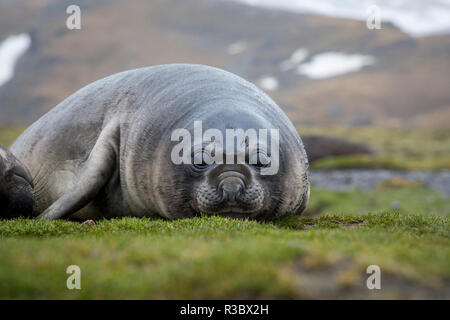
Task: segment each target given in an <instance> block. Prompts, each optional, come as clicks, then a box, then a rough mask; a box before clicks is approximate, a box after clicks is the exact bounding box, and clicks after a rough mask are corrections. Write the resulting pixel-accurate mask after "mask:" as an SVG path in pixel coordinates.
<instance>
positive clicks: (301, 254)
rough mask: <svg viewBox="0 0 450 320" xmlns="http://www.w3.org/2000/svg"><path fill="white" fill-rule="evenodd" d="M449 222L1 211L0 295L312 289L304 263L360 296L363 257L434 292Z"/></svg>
mask: <svg viewBox="0 0 450 320" xmlns="http://www.w3.org/2000/svg"><path fill="white" fill-rule="evenodd" d="M449 227H450V226H449V219H448V218H447V217H441V216H434V215H430V216H421V215H400V214H398V213H396V214H393V213H384V214H365V215H357V216H340V215H325V216H322V217H319V218H299V217H287V218H285V219H282V220H280V221H277V222H275V223H259V222H255V221H246V220H231V219H226V218H220V217H201V218H195V219H189V220H187V219H185V220H178V221H165V220H159V219H157V220H149V219H137V218H123V219H114V220H101V221H98V222H97V224H96V225H94V226H87V225H82V224H79V223H76V222H68V221H38V220H25V219H16V220H11V221H0V235H1V239H0V256H1V257H2V259H1V263H0V298H64V299H66V298H68V299H72V298H112V299H116V298H138V299H147V298H175V299H177V298H308V297H320V296H322V295H321V293H320V292H319V293H317V294H316V296H315V295H311V292H308V286H307V285H306V284H305V283H303V282H302V279H308V273H309V272H310V271H311V270H325V271H324V272H325V275H324V277H323V279H322V280H327V281H329V282H330V283H331V285H332V286H333V287H334V288H336V290H337V291H336V292H340V291H341V290H344V292H349V290H350V292H352V290H353V291H354V292H356V293H357V295H356V296H357V297H367V296H368V295H369V293H370V292H369V290H368V289H366V288H365V287H364V282H362V281H361V279H364V278H365V277H366V275H365V269H366V267H367V266H368V265H371V264H377V265H379V266H380V267H381V270H382V272H383V275H384V276H386V275H389V276H390V277H394V278H398V279H401V281H402V282H404V283H409V282H412V283H416V284H417V286H419V287H423V286H426V287H430V288H432V290H435V291H437V292H439V290H443V286H444V289H445V283H446V281H447V282H448V279H450V249H449V248H450V240H449ZM72 264H76V265H78V266H80V268H81V272H82V282H81V286H82V289H81V290H68V289H67V288H66V279H67V277H68V275H67V274H66V273H65V270H66V268H67V266H69V265H72ZM327 270H329V273H327V272H326V271H327ZM386 277H387V276H386ZM318 286H319V284H318ZM319 287H320V286H319ZM399 290H400V289H399ZM392 294H393V295H394V297H395V296H396V295H398V296H400V297H401V296H402V293H401V290H400V291H399V292H397V291H395V290H394V291H392V290H391V291H388V292H380V294H379V297H385V296H386V295H387V297H390V296H391V295H392ZM336 297H337V298H339V296H336Z"/></svg>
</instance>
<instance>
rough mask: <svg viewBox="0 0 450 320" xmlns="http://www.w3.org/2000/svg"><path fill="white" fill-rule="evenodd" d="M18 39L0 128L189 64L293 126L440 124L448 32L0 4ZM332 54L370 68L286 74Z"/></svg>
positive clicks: (187, 11)
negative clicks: (24, 38)
mask: <svg viewBox="0 0 450 320" xmlns="http://www.w3.org/2000/svg"><path fill="white" fill-rule="evenodd" d="M70 4H78V5H79V6H80V7H81V10H82V29H81V30H68V29H67V28H66V19H67V17H68V15H67V14H66V8H67V6H68V5H70ZM20 33H29V34H30V36H31V40H32V43H31V48H30V49H29V50H28V51H27V53H25V55H23V56H22V57H21V58H20V60H19V62H18V64H17V67H16V70H15V76H14V78H13V79H12V80H11V81H9V82H7V83H6V84H5V85H3V86H1V87H0V125H27V124H30V123H31V122H33V121H35V120H36V119H37V118H38V117H39V116H40V115H42V114H43V113H45V112H46V111H48V110H49V109H50V108H52V107H53V106H55V105H56V104H57V103H59V102H60V101H62V100H63V99H64V98H66V97H67V96H69V95H70V94H72V93H74V92H75V91H76V90H78V89H79V88H81V87H83V86H85V85H87V84H88V83H90V82H92V81H94V80H97V79H100V78H102V77H105V76H107V75H110V74H113V73H116V72H120V71H123V70H126V69H133V68H138V67H142V66H148V65H155V64H162V63H177V62H187V63H202V64H208V65H213V66H217V67H220V68H223V69H226V70H229V71H231V72H234V73H236V74H238V75H240V76H242V77H244V78H246V79H247V80H250V81H252V82H254V83H257V84H260V85H261V86H262V87H263V89H266V91H267V90H268V93H269V95H271V96H272V97H273V98H274V100H275V101H277V102H278V103H279V104H280V106H281V107H282V108H283V109H284V110H285V111H286V112H287V114H288V116H289V117H290V119H291V120H292V121H293V122H294V123H295V124H296V125H306V124H316V125H330V124H331V125H382V126H386V125H387V126H411V127H437V126H442V127H448V119H449V117H450V85H449V80H450V36H449V35H435V36H427V37H420V38H413V37H411V36H409V35H408V34H406V33H404V32H402V31H400V30H399V29H397V28H396V27H394V26H393V25H390V24H388V23H384V24H383V25H382V29H381V30H369V29H367V28H366V24H365V22H362V21H356V20H349V19H338V18H330V17H324V16H318V15H304V14H297V13H290V12H287V11H279V10H268V9H264V8H258V7H251V6H246V5H242V4H239V3H235V2H229V1H222V0H182V1H177V0H152V1H145V0H133V1H106V0H96V1H92V0H85V1H72V0H69V1H60V0H58V1H57V0H0V41H1V40H3V39H4V38H6V37H7V36H9V35H12V34H20ZM300 48H302V50H303V51H304V52H303V51H301V50H300V51H299V49H300ZM330 51H334V52H343V53H348V54H362V55H368V56H371V57H373V58H374V63H373V64H372V65H369V66H366V67H364V68H363V69H361V70H360V71H358V72H353V73H347V74H344V75H340V76H336V77H331V78H326V79H321V80H319V79H311V78H308V77H306V76H305V75H301V74H298V73H297V72H296V71H295V70H296V65H295V63H296V62H295V60H296V59H297V60H298V61H299V60H301V59H304V61H305V62H307V61H309V60H311V59H312V57H313V56H314V55H316V54H319V53H323V52H330ZM302 52H303V53H305V52H307V53H306V54H305V55H306V56H305V57H299V53H300V55H301V54H302ZM293 53H297V57H296V56H295V55H294V56H292V55H293ZM298 61H297V62H298ZM290 64H291V65H290Z"/></svg>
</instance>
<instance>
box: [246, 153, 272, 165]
mask: <svg viewBox="0 0 450 320" xmlns="http://www.w3.org/2000/svg"><path fill="white" fill-rule="evenodd" d="M248 161H249V163H250V164H251V165H254V166H255V167H266V166H267V165H268V164H269V163H270V159H269V157H268V156H267V155H266V154H265V153H264V152H257V153H254V154H251V155H250V156H249V159H248Z"/></svg>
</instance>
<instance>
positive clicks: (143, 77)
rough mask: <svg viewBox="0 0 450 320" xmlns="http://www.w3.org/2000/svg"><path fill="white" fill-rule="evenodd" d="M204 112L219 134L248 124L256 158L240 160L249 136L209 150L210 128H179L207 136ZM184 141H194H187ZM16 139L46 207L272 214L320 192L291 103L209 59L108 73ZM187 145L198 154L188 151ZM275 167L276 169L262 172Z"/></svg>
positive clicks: (62, 213)
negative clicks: (287, 108) (289, 111)
mask: <svg viewBox="0 0 450 320" xmlns="http://www.w3.org/2000/svg"><path fill="white" fill-rule="evenodd" d="M196 124H197V125H198V124H200V126H201V129H202V130H203V131H204V132H205V134H207V133H208V132H209V133H211V132H212V133H215V135H214V134H213V135H212V136H213V137H214V138H211V140H210V142H211V143H215V144H216V145H217V146H219V145H222V146H223V145H224V144H225V143H228V142H231V140H233V142H234V141H235V140H239V139H237V138H236V137H232V138H230V139H229V140H226V141H227V142H226V141H225V140H223V141H222V140H220V138H218V136H219V135H221V134H223V135H226V134H227V132H228V131H227V130H237V131H239V130H243V131H244V130H245V133H244V136H245V139H244V142H245V148H244V149H245V150H246V151H245V152H246V153H245V159H246V162H242V161H241V162H239V161H233V160H235V158H236V157H238V153H239V152H240V151H238V148H235V149H233V150H231V149H228V148H226V150H225V151H224V152H223V153H219V152H218V151H217V150H218V149H219V150H220V148H217V149H216V148H214V150H213V153H214V154H208V152H209V151H208V152H207V150H206V146H205V145H204V144H203V142H204V141H203V140H202V137H201V136H200V140H201V143H195V141H194V143H191V144H189V143H188V142H189V141H187V138H186V136H184V138H186V139H181V138H180V137H183V134H187V135H189V134H190V135H192V136H195V137H197V138H198V135H199V133H198V132H195V131H196V130H195V129H196V128H195V125H196ZM197 129H198V128H197ZM209 129H211V130H213V131H210V130H209ZM249 129H252V130H261V129H264V130H270V133H271V135H272V132H274V135H273V136H274V137H275V136H276V134H275V133H276V132H278V141H276V140H273V141H272V142H270V143H268V144H267V145H266V147H264V145H263V143H260V141H259V142H257V143H258V144H259V145H258V146H256V147H255V146H254V145H252V146H250V145H249V141H250V140H252V141H254V139H248V138H249V137H248V136H246V132H247V130H249ZM276 130H278V131H276ZM177 132H178V133H177ZM260 132H262V131H260ZM178 134H181V136H178ZM266 134H267V133H266ZM200 135H201V134H200ZM195 137H194V138H195ZM235 138H236V139H235ZM241 138H242V137H241ZM194 140H196V139H194ZM262 140H263V139H261V141H262ZM266 140H269V138H267V139H266ZM183 141H184V142H187V143H188V144H187V145H188V146H190V147H192V149H191V150H188V151H186V150H184V151H183V150H182V149H181V150H182V152H179V153H178V151H179V149H177V148H180V144H181V143H182V142H183ZM197 142H198V139H197ZM235 143H238V142H235ZM252 143H253V142H252ZM269 144H270V145H271V146H270V148H272V146H273V145H278V149H274V153H277V152H278V154H279V156H278V158H277V159H276V160H277V161H274V160H273V159H269V158H270V157H273V155H270V154H263V152H266V151H265V150H266V149H267V148H269ZM249 149H252V150H253V154H249V153H248V150H249ZM260 149H261V150H260ZM11 150H12V152H13V153H14V154H16V156H17V157H18V158H19V159H20V160H21V161H22V162H23V163H24V164H25V165H26V166H27V167H28V168H29V170H30V171H31V174H32V176H33V177H34V181H35V188H36V194H37V198H38V199H37V200H38V208H37V210H36V213H37V214H38V215H39V216H38V217H39V218H43V219H59V218H70V219H74V220H86V219H96V218H100V217H105V218H111V217H119V216H136V217H143V216H146V217H154V216H160V217H164V218H168V219H178V218H187V217H193V216H196V215H199V214H206V215H223V216H231V217H236V218H251V219H258V220H259V219H265V220H270V219H275V218H277V217H280V216H283V215H287V214H300V213H301V212H302V211H303V210H304V208H305V207H306V203H307V201H308V198H309V180H308V160H307V157H306V153H305V150H304V148H303V144H302V141H301V139H300V137H299V135H298V133H297V131H296V130H295V128H294V126H293V125H292V123H291V122H290V121H289V119H288V118H287V117H286V115H285V114H284V113H283V112H282V111H281V109H280V108H279V107H278V106H277V104H276V103H275V102H274V101H272V100H271V99H270V98H269V97H268V96H267V95H266V94H265V93H263V92H262V91H260V90H259V89H258V88H256V87H255V86H254V85H253V84H251V83H249V82H247V81H246V80H244V79H242V78H240V77H238V76H236V75H234V74H232V73H229V72H226V71H224V70H221V69H217V68H214V67H209V66H204V65H191V64H169V65H159V66H152V67H147V68H140V69H135V70H130V71H125V72H121V73H118V74H115V75H112V76H109V77H106V78H104V79H101V80H98V81H96V82H94V83H92V84H90V85H88V86H86V87H84V88H82V89H80V90H79V91H78V92H76V93H75V94H73V95H72V96H70V97H68V98H67V99H66V100H64V101H62V102H61V103H60V104H59V105H57V106H56V107H55V108H53V109H52V110H50V111H49V112H48V113H47V114H45V115H44V116H43V117H41V118H40V119H39V120H38V121H37V122H35V123H34V124H33V125H31V126H30V127H29V128H28V129H27V130H26V131H25V132H24V133H23V134H22V135H21V136H20V137H19V138H18V139H17V140H16V141H15V142H14V143H13V145H12V146H11ZM177 150H178V151H177ZM239 150H241V151H242V149H239ZM255 150H256V151H255ZM271 150H272V149H271ZM191 151H192V152H191ZM234 151H235V154H234V153H233V152H234ZM260 151H261V152H260ZM266 153H267V152H266ZM269 153H270V152H269ZM181 155H182V157H183V159H185V160H186V159H187V160H186V161H185V162H182V163H178V158H177V157H178V156H181ZM240 155H242V154H240ZM211 156H214V159H216V160H217V159H219V158H221V159H224V161H223V162H222V163H221V162H220V161H212V162H211V161H208V160H211ZM174 157H175V158H176V159H173V158H174ZM250 158H252V159H253V161H250V160H249V159H250ZM189 160H191V161H189ZM241 160H242V158H241ZM267 161H273V163H272V164H271V166H269V167H268V163H267ZM274 167H275V169H277V170H276V173H275V174H268V175H263V174H261V173H262V172H263V170H265V169H270V168H274Z"/></svg>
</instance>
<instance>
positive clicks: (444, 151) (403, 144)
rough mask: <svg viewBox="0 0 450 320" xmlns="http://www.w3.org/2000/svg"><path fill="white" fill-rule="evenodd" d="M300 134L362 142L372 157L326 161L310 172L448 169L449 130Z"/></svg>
mask: <svg viewBox="0 0 450 320" xmlns="http://www.w3.org/2000/svg"><path fill="white" fill-rule="evenodd" d="M298 129H299V132H300V134H301V135H304V134H321V135H328V136H334V137H342V138H345V139H348V140H350V141H354V142H360V143H365V144H367V145H368V146H369V147H371V148H372V149H373V150H374V151H375V154H373V155H369V156H360V155H355V156H344V157H335V158H327V159H322V160H319V161H317V162H316V163H314V164H313V166H312V168H313V169H342V168H386V169H406V170H427V169H430V170H437V169H444V168H447V169H448V168H450V129H442V128H439V129H438V128H437V129H401V128H382V127H308V126H305V127H300V128H298Z"/></svg>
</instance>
